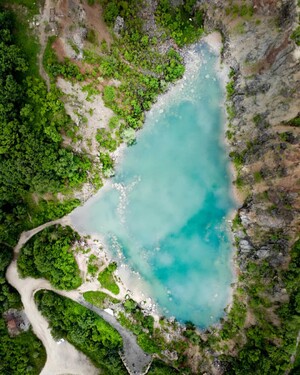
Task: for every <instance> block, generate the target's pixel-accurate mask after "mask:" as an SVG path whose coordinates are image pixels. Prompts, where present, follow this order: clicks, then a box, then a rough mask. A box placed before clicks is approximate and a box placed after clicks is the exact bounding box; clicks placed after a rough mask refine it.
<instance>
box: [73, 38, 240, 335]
mask: <svg viewBox="0 0 300 375" xmlns="http://www.w3.org/2000/svg"><path fill="white" fill-rule="evenodd" d="M217 67H218V59H217V57H216V56H215V55H214V53H213V52H212V51H211V50H210V48H209V47H208V46H207V45H206V44H204V43H201V44H199V45H197V46H196V47H194V48H193V50H192V51H190V53H189V54H188V58H187V72H186V74H185V76H184V78H183V79H182V80H181V81H180V82H178V83H177V84H176V85H175V86H174V87H173V88H172V89H171V90H170V91H169V92H168V93H167V94H165V95H163V96H161V97H160V98H159V100H158V102H157V103H156V104H155V105H154V106H153V108H152V110H151V111H150V112H149V113H148V114H147V116H146V122H145V126H144V129H143V130H142V131H140V132H139V134H138V137H137V144H136V145H135V146H132V147H128V148H127V149H126V150H125V151H124V155H123V158H122V160H121V162H120V163H119V165H118V166H117V168H116V176H115V177H114V178H113V179H112V181H111V183H110V184H108V186H106V187H105V188H103V189H102V190H101V191H100V192H99V193H98V194H97V195H96V196H94V197H93V198H92V199H90V200H89V201H88V202H87V203H86V204H85V205H84V206H83V207H80V208H78V209H76V210H75V211H74V212H73V213H72V214H71V219H72V222H73V224H74V225H75V227H76V228H77V229H78V230H79V231H80V232H84V233H89V234H100V235H102V236H103V237H104V238H105V240H106V244H107V246H108V248H109V249H110V252H111V253H112V254H113V256H114V257H115V259H116V260H117V259H118V254H120V253H121V254H122V262H124V261H125V262H126V263H127V264H128V265H129V266H130V267H131V269H132V270H134V271H136V272H138V273H139V274H140V275H141V277H142V279H143V280H144V281H145V283H146V284H147V289H148V290H149V291H150V295H151V297H152V298H153V299H154V300H155V301H156V302H157V303H158V305H159V307H160V309H161V312H162V314H164V315H166V316H175V317H176V319H178V320H179V321H187V320H189V321H192V322H193V323H195V324H196V325H197V326H199V327H202V328H204V327H207V326H208V325H210V324H212V323H216V322H217V321H218V319H219V318H220V317H221V316H222V315H223V314H224V308H225V307H226V305H227V303H228V299H229V296H230V283H231V282H232V280H233V275H232V270H231V256H232V246H231V241H230V238H229V228H228V224H227V222H226V220H227V219H228V213H229V212H230V211H231V210H232V209H233V208H234V201H233V198H232V195H231V190H230V177H229V172H228V158H227V153H228V152H227V151H226V150H225V146H224V144H223V142H222V138H223V132H224V127H223V124H224V116H225V114H224V109H223V104H224V90H223V88H222V85H221V82H220V80H219V78H218V74H217Z"/></svg>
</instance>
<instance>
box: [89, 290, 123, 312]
mask: <svg viewBox="0 0 300 375" xmlns="http://www.w3.org/2000/svg"><path fill="white" fill-rule="evenodd" d="M83 297H84V299H85V300H86V301H87V302H89V303H91V304H92V305H94V306H97V307H99V308H100V309H103V308H105V306H106V304H107V303H119V302H120V301H119V300H118V299H116V298H113V297H111V296H109V295H108V294H106V293H103V292H93V291H90V292H84V293H83Z"/></svg>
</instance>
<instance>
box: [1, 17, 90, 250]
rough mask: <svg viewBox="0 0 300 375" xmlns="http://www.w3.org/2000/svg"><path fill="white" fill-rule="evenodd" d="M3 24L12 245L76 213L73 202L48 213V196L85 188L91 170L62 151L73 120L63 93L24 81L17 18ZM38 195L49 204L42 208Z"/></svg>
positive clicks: (6, 213) (6, 197)
mask: <svg viewBox="0 0 300 375" xmlns="http://www.w3.org/2000/svg"><path fill="white" fill-rule="evenodd" d="M0 19H1V22H0V54H1V57H2V64H1V69H0V80H1V82H2V88H3V90H2V91H1V93H2V94H1V95H0V108H1V112H0V113H1V114H0V116H1V124H2V132H1V134H0V168H1V177H0V192H1V198H0V229H1V230H0V240H1V241H3V242H6V243H8V244H11V245H13V244H14V243H15V242H16V239H17V237H18V235H19V233H20V232H21V231H22V230H25V229H30V228H32V227H34V226H36V225H38V224H42V223H43V220H45V219H46V220H48V219H49V218H51V219H53V218H57V217H59V215H64V214H65V213H66V212H68V210H69V209H73V208H74V201H73V202H70V201H66V202H64V203H61V204H60V207H58V208H57V209H54V205H52V208H53V211H52V212H49V211H51V203H50V202H47V201H44V198H43V196H44V194H46V193H47V194H49V193H51V194H52V196H54V194H55V193H56V192H58V191H62V192H64V191H67V190H68V189H70V188H74V187H75V186H78V185H80V184H81V183H83V182H84V181H85V180H86V178H87V173H86V172H87V170H88V169H89V168H90V166H91V164H90V162H89V160H88V159H87V158H86V157H84V156H82V155H76V154H75V153H74V152H72V151H71V150H67V149H65V148H62V147H61V141H62V136H61V132H62V130H63V129H67V128H68V126H69V125H70V119H69V117H68V116H67V115H66V113H65V110H64V106H63V104H62V102H61V101H60V100H59V97H60V92H59V91H58V90H57V89H55V88H54V87H53V88H52V89H51V90H50V91H49V92H48V91H47V89H46V86H45V84H44V83H43V82H42V81H41V80H39V79H38V78H35V77H32V76H28V75H27V76H26V77H25V76H24V74H25V73H26V72H27V71H28V64H27V62H26V57H27V56H26V55H25V54H24V53H23V52H22V51H21V50H20V48H19V47H18V46H17V45H16V44H15V39H14V35H13V34H12V30H13V27H14V18H13V16H12V15H11V13H9V12H7V11H5V12H0ZM25 52H26V51H25ZM36 195H37V196H39V197H40V198H39V201H40V202H43V201H44V202H43V203H42V204H41V205H39V207H37V204H35V203H34V202H35V199H34V196H36ZM55 206H56V204H55ZM44 210H45V211H46V212H43V211H44ZM57 215H58V216H57Z"/></svg>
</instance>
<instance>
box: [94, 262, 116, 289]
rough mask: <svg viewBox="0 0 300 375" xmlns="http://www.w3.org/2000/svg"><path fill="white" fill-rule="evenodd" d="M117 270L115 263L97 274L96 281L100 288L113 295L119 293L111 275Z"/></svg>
mask: <svg viewBox="0 0 300 375" xmlns="http://www.w3.org/2000/svg"><path fill="white" fill-rule="evenodd" d="M116 269H117V264H116V263H111V264H110V265H109V266H108V267H106V268H105V270H104V271H102V272H100V273H99V276H98V281H99V282H100V284H101V286H102V287H103V288H105V289H107V290H109V291H110V292H112V293H114V294H119V293H120V288H119V287H118V285H117V283H116V282H115V279H114V275H113V273H114V272H115V270H116Z"/></svg>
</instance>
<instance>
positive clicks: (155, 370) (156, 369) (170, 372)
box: [148, 359, 180, 375]
mask: <svg viewBox="0 0 300 375" xmlns="http://www.w3.org/2000/svg"><path fill="white" fill-rule="evenodd" d="M179 373H180V372H179V371H178V370H176V369H174V367H171V366H168V365H167V364H165V363H164V362H162V361H160V360H158V359H154V361H153V362H152V365H151V367H150V370H149V371H148V375H176V374H179Z"/></svg>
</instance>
